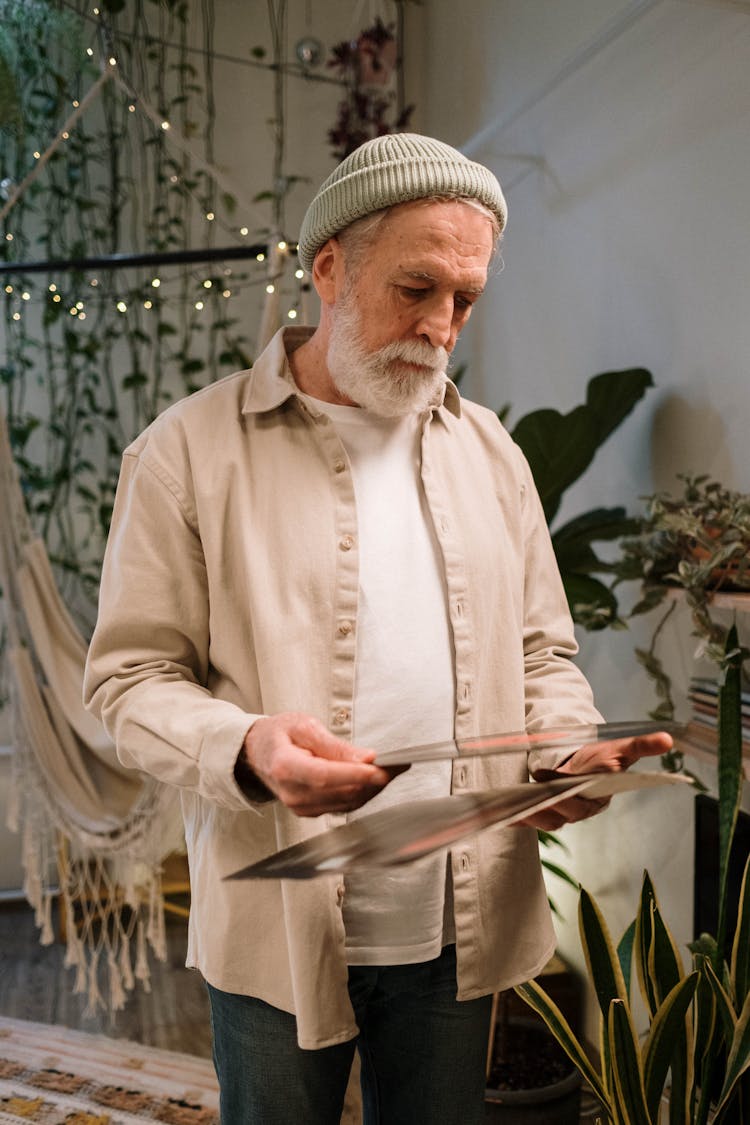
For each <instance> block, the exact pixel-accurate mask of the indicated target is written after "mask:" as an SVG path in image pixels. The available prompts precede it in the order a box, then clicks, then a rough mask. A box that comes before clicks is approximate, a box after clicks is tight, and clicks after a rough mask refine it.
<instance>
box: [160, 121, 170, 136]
mask: <svg viewBox="0 0 750 1125" xmlns="http://www.w3.org/2000/svg"><path fill="white" fill-rule="evenodd" d="M161 127H162V129H163V130H164V132H165V133H166V131H167V129H170V128H171V125H170V124H169V122H168V121H162V123H161Z"/></svg>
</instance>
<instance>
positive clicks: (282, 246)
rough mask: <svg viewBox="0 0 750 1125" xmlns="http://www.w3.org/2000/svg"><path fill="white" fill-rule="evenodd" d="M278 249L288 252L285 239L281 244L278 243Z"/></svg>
mask: <svg viewBox="0 0 750 1125" xmlns="http://www.w3.org/2000/svg"><path fill="white" fill-rule="evenodd" d="M277 249H279V250H286V242H284V240H283V239H282V240H281V242H279V243H277Z"/></svg>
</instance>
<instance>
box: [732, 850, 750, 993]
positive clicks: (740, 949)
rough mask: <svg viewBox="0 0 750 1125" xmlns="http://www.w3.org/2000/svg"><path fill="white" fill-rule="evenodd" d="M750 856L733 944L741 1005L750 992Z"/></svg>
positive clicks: (735, 980)
mask: <svg viewBox="0 0 750 1125" xmlns="http://www.w3.org/2000/svg"><path fill="white" fill-rule="evenodd" d="M749 873H750V856H748V859H747V863H746V864H745V871H744V873H743V876H742V888H741V890H740V900H739V906H738V908H737V928H736V930H735V931H734V943H733V945H732V962H731V976H732V986H733V988H734V996H735V1000H736V1002H737V1005H738V1006H739V1007H741V1006H742V1005H743V1004H744V1003H745V998H746V997H747V995H748V993H750V886H749V885H748V884H750V877H749Z"/></svg>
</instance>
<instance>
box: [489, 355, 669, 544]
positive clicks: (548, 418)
mask: <svg viewBox="0 0 750 1125" xmlns="http://www.w3.org/2000/svg"><path fill="white" fill-rule="evenodd" d="M652 385H653V379H652V377H651V374H650V372H648V371H646V370H644V369H643V368H631V369H628V370H625V371H605V372H603V373H602V374H601V375H595V376H594V377H593V378H592V379H590V380H589V383H588V386H587V389H586V402H585V403H584V404H583V405H580V406H577V407H575V408H574V409H573V410H571V411H570V413H568V414H560V413H559V412H558V411H557V410H550V409H543V410H535V411H532V412H531V413H530V414H526V415H525V416H524V417H523V418H521V419H519V421H518V422H517V423H516V426H515V427H514V429H513V431H512V435H511V436H512V437H513V439H514V441H516V442H517V443H518V445H520V447H521V449H522V450H523V452H524V453H525V455H526V458H527V460H528V462H529V464H530V466H531V471H532V473H533V476H534V481H535V483H536V486H537V489H538V490H539V495H540V497H541V500H542V505H543V507H544V513H545V516H546V518H547V523H550V522H551V521H552V519H553V518H554V516H555V514H556V513H557V510H558V508H559V506H560V500H561V498H562V495H563V493H564V492H565V490H566V489H567V488H568V487H569V486H570V485H571V484H573V482H574V481H576V480H578V478H579V477H580V476H581V474H582V473H583V472H585V470H586V469H587V468H588V466H589V465H590V464H591V462H592V460H593V458H594V455H595V453H596V451H597V449H598V448H599V446H600V445H601V444H602V443H603V442H604V441H606V439H607V438H608V437H609V435H610V434H611V433H612V431H613V430H614V429H616V427H617V426H619V424H620V423H621V422H622V421H623V420H624V419H625V418H626V417H627V415H628V414H629V413H630V411H631V410H632V409H633V407H634V406H635V405H636V403H637V402H638V401H639V400H640V399H641V398H642V397H643V395H644V394H645V392H646V390H647V389H648V387H650V386H652Z"/></svg>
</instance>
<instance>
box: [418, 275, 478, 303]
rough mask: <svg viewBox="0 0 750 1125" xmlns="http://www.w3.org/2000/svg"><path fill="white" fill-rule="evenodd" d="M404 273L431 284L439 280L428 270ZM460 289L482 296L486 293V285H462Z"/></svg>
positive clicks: (460, 290)
mask: <svg viewBox="0 0 750 1125" xmlns="http://www.w3.org/2000/svg"><path fill="white" fill-rule="evenodd" d="M402 273H403V275H404V277H410V278H411V279H412V280H413V281H428V282H429V283H430V284H431V285H435V284H436V283H437V282H438V281H439V278H437V277H435V275H434V274H431V273H428V272H427V271H426V270H402ZM458 289H459V292H461V293H471V294H472V295H473V296H475V297H481V295H482V293H484V285H460V286H459V287H458Z"/></svg>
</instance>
